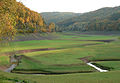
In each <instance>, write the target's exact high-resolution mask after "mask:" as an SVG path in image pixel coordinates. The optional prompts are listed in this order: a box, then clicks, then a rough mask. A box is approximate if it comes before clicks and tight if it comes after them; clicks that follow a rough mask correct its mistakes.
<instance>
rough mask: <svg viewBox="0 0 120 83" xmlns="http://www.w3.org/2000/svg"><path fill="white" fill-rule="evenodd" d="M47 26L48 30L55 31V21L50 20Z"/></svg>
mask: <svg viewBox="0 0 120 83" xmlns="http://www.w3.org/2000/svg"><path fill="white" fill-rule="evenodd" d="M48 28H49V32H55V23H53V22H51V23H50V24H49V26H48Z"/></svg>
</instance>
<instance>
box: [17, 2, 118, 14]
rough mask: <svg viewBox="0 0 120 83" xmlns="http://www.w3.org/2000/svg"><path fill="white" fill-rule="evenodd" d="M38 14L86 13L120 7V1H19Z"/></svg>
mask: <svg viewBox="0 0 120 83" xmlns="http://www.w3.org/2000/svg"><path fill="white" fill-rule="evenodd" d="M17 1H21V2H22V3H23V4H24V5H25V6H26V7H28V8H30V9H31V10H34V11H36V12H38V13H41V12H75V13H85V12H89V11H94V10H97V9H100V8H103V7H115V6H120V0H17Z"/></svg>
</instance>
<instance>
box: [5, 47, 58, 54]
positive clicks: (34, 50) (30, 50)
mask: <svg viewBox="0 0 120 83" xmlns="http://www.w3.org/2000/svg"><path fill="white" fill-rule="evenodd" d="M47 50H56V48H42V49H27V50H19V51H15V52H6V53H4V54H5V55H12V54H15V53H16V54H21V53H30V52H36V51H47Z"/></svg>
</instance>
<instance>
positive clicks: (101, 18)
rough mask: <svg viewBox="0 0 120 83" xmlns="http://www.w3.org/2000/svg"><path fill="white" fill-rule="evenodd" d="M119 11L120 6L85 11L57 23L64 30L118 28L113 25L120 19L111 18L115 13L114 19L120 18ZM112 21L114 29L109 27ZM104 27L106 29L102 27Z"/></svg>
mask: <svg viewBox="0 0 120 83" xmlns="http://www.w3.org/2000/svg"><path fill="white" fill-rule="evenodd" d="M119 12H120V6H119V7H105V8H101V9H98V10H96V11H91V12H87V13H84V14H82V15H80V16H77V17H72V18H69V19H66V20H64V21H62V22H59V23H57V25H59V27H62V29H63V30H71V31H73V30H75V31H78V30H80V31H81V30H82V31H86V30H118V29H115V28H114V26H113V25H115V23H116V21H117V20H119V19H116V21H115V20H110V19H109V18H110V17H113V15H114V17H113V19H114V18H118V16H119V15H120V13H119ZM113 21H114V22H113ZM110 22H111V23H112V24H113V25H109V26H112V27H113V28H112V29H109V26H108V24H109V23H110ZM117 25H119V24H117ZM98 26H99V29H98ZM103 27H104V29H102V28H103ZM117 27H120V26H117ZM105 28H107V29H105Z"/></svg>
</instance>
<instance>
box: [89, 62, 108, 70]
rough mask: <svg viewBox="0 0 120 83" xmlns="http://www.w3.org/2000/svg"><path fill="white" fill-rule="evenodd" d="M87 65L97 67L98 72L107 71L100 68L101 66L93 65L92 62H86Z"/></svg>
mask: <svg viewBox="0 0 120 83" xmlns="http://www.w3.org/2000/svg"><path fill="white" fill-rule="evenodd" d="M87 65H89V66H91V67H93V68H95V69H97V70H98V71H99V72H108V70H103V69H101V68H99V67H97V66H95V65H93V64H92V62H89V63H87Z"/></svg>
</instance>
